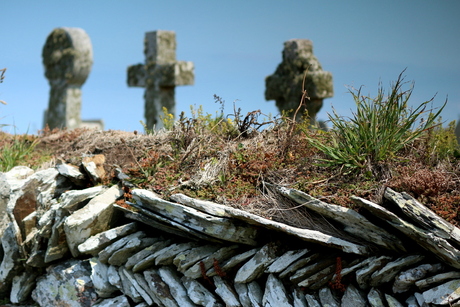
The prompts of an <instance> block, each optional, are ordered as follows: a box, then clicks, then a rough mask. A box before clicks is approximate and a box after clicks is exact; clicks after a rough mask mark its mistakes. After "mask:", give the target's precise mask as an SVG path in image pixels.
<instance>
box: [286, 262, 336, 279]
mask: <svg viewBox="0 0 460 307" xmlns="http://www.w3.org/2000/svg"><path fill="white" fill-rule="evenodd" d="M335 263H336V259H335V257H323V259H321V260H320V261H319V262H316V263H312V264H310V265H308V266H306V267H304V268H301V269H300V270H297V271H296V272H295V274H294V275H292V276H291V277H290V280H291V281H292V282H294V283H300V282H302V281H304V280H306V279H309V277H311V276H312V275H314V274H316V273H318V272H319V271H321V270H323V269H325V268H328V267H334V268H335Z"/></svg>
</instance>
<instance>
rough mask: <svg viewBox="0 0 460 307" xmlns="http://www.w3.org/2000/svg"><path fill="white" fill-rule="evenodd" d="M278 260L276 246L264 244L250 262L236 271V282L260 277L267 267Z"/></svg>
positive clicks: (249, 280)
mask: <svg viewBox="0 0 460 307" xmlns="http://www.w3.org/2000/svg"><path fill="white" fill-rule="evenodd" d="M275 260H276V246H274V244H270V243H269V244H266V245H264V246H263V247H262V248H261V249H260V250H259V251H258V252H257V253H256V254H255V255H254V256H253V257H252V258H251V259H250V260H249V261H248V262H246V263H245V264H244V265H243V266H242V267H241V268H240V269H239V270H238V272H237V273H236V276H235V282H236V283H248V282H251V281H253V280H255V279H257V278H259V277H260V276H261V275H262V274H263V273H264V271H265V269H266V268H267V267H268V266H269V265H270V264H271V263H272V262H273V261H275Z"/></svg>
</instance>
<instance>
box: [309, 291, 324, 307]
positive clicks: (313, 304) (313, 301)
mask: <svg viewBox="0 0 460 307" xmlns="http://www.w3.org/2000/svg"><path fill="white" fill-rule="evenodd" d="M305 300H306V301H307V304H308V307H321V303H320V302H319V299H318V298H317V297H316V296H315V295H313V294H305Z"/></svg>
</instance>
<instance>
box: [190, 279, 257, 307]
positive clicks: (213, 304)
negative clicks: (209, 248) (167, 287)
mask: <svg viewBox="0 0 460 307" xmlns="http://www.w3.org/2000/svg"><path fill="white" fill-rule="evenodd" d="M181 280H182V284H183V285H184V287H185V288H186V289H187V294H188V296H189V298H190V299H191V300H192V302H193V303H195V304H197V305H199V306H206V307H224V306H223V305H222V304H221V303H219V301H218V300H217V297H216V296H215V295H214V294H213V293H211V292H210V291H209V290H208V289H206V287H204V286H203V285H202V284H201V283H199V282H198V281H196V280H195V279H191V278H189V277H185V276H184V277H182V279H181ZM243 306H244V305H243ZM248 306H250V305H248Z"/></svg>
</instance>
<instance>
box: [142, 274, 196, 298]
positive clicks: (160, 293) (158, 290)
mask: <svg viewBox="0 0 460 307" xmlns="http://www.w3.org/2000/svg"><path fill="white" fill-rule="evenodd" d="M143 274H144V279H145V281H146V282H147V284H148V286H149V288H150V290H151V291H152V293H153V294H154V295H155V297H156V298H157V299H158V300H159V301H161V304H163V305H164V306H166V307H180V305H178V303H177V302H176V300H175V299H174V296H173V294H172V293H173V292H171V291H170V288H169V285H168V284H167V283H165V282H164V281H163V279H162V278H161V276H160V275H159V273H158V271H157V270H156V269H148V270H146V271H144V273H143ZM176 282H177V280H176V281H170V284H172V285H173V286H174V287H175V286H176ZM179 288H180V286H179ZM176 291H178V292H179V293H180V291H181V290H180V289H179V290H176ZM174 293H177V292H174ZM161 304H158V305H160V306H161ZM185 304H188V302H185Z"/></svg>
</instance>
